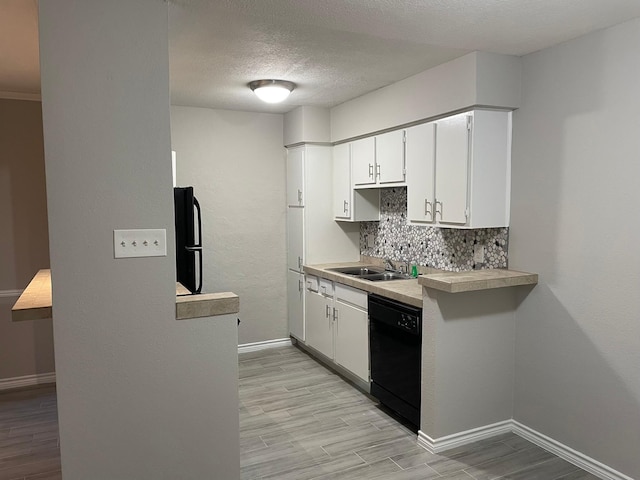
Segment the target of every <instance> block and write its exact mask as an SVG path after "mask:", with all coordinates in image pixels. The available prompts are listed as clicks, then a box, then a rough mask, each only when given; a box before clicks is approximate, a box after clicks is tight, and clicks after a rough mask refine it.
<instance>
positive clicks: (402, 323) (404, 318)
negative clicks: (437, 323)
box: [397, 313, 419, 333]
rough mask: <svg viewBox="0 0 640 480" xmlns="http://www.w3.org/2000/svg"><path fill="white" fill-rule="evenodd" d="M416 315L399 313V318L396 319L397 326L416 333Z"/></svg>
mask: <svg viewBox="0 0 640 480" xmlns="http://www.w3.org/2000/svg"><path fill="white" fill-rule="evenodd" d="M418 321H419V320H418V317H416V316H415V315H408V314H406V313H403V314H401V316H400V318H399V319H398V321H397V325H398V327H400V328H401V329H403V330H406V331H407V332H411V333H417V332H418Z"/></svg>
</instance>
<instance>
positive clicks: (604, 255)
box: [509, 20, 640, 478]
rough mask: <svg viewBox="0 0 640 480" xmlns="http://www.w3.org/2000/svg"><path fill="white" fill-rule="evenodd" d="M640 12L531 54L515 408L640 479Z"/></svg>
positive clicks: (519, 220) (514, 257) (517, 117)
mask: <svg viewBox="0 0 640 480" xmlns="http://www.w3.org/2000/svg"><path fill="white" fill-rule="evenodd" d="M638 45H640V20H635V21H631V22H628V23H625V24H622V25H619V26H617V27H613V28H610V29H608V30H604V31H601V32H597V33H594V34H591V35H588V36H584V37H581V38H578V39H576V40H573V41H570V42H567V43H564V44H562V45H559V46H556V47H552V48H549V49H546V50H543V51H540V52H538V53H534V54H531V55H528V56H525V57H524V63H523V66H524V69H523V96H522V107H521V108H520V109H519V110H517V111H516V112H515V113H514V138H513V148H514V150H513V180H512V182H513V183H512V210H511V219H512V220H511V230H510V252H509V253H510V264H509V265H510V267H511V268H514V269H518V270H527V271H533V272H538V273H539V274H540V283H539V284H538V285H537V286H536V287H535V288H534V289H533V291H532V292H531V293H530V294H529V295H528V296H527V297H526V298H525V299H524V300H523V302H522V304H521V305H520V307H519V309H518V310H517V313H516V317H517V334H516V338H517V343H516V388H515V419H516V420H517V421H519V422H522V423H524V424H525V425H528V426H530V427H532V428H534V429H536V430H538V431H540V432H542V433H543V434H545V435H548V436H550V437H552V438H554V439H556V440H558V441H560V442H562V443H564V444H566V445H568V446H570V447H572V448H574V449H576V450H578V451H580V452H583V453H584V454H586V455H589V456H591V457H593V458H595V459H597V460H599V461H601V462H604V463H605V464H607V465H610V466H612V467H613V468H615V469H617V470H619V471H622V472H624V473H625V474H627V475H629V476H631V477H633V478H640V455H638V452H640V320H639V319H640V295H639V294H638V289H639V287H640V249H638V245H639V244H640V220H639V219H640V217H639V216H638V206H639V205H640V188H638V181H639V179H640V94H639V93H638V86H639V85H640V55H639V51H638Z"/></svg>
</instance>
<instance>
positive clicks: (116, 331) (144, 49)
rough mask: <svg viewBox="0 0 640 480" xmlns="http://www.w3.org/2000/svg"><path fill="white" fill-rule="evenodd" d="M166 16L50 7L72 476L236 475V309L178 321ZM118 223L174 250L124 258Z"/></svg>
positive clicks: (59, 303)
mask: <svg viewBox="0 0 640 480" xmlns="http://www.w3.org/2000/svg"><path fill="white" fill-rule="evenodd" d="M167 17H168V7H167V3H166V2H164V1H162V0H137V1H135V2H129V1H126V0H118V1H110V2H104V1H102V0H55V1H42V2H40V16H39V18H40V61H41V74H42V99H43V125H44V139H45V159H46V162H45V163H46V173H47V200H48V209H49V233H50V252H51V269H52V274H53V305H54V307H53V318H54V321H53V325H54V338H55V353H56V370H57V372H56V373H57V384H58V413H59V419H60V444H61V454H62V469H63V476H64V478H65V480H80V479H83V480H84V479H93V480H102V479H104V480H107V479H109V480H110V479H115V478H135V479H159V478H184V479H203V478H237V475H238V471H239V466H238V461H237V460H238V443H237V442H238V439H237V433H235V435H234V432H237V422H238V417H237V405H238V404H237V389H236V388H235V385H236V383H235V382H236V381H237V377H236V375H237V367H236V365H237V362H236V361H235V358H237V357H235V355H234V356H233V357H231V353H236V352H237V350H236V341H237V340H236V337H235V329H236V327H235V318H234V317H232V316H231V317H230V316H225V317H229V318H225V326H226V327H228V330H225V331H224V332H222V333H226V335H221V334H220V330H219V329H218V328H217V326H218V325H219V324H216V322H215V321H212V319H196V320H192V321H176V320H175V255H174V242H173V237H174V235H173V234H174V229H173V200H172V198H173V195H172V181H171V160H170V158H171V157H170V148H171V145H170V111H169V65H168V63H169V62H168V18H167ZM120 228H165V229H166V230H167V240H168V242H167V243H168V246H167V250H168V255H167V256H166V257H155V258H132V259H114V258H113V230H114V229H120ZM231 327H232V328H231ZM223 340H224V345H226V349H224V348H221V345H220V343H221V342H222V341H223ZM218 379H220V380H223V381H222V385H221V386H219V387H218V388H216V384H215V382H216V381H217V380H218ZM219 432H223V433H219Z"/></svg>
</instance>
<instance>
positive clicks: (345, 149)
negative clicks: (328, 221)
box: [333, 142, 380, 222]
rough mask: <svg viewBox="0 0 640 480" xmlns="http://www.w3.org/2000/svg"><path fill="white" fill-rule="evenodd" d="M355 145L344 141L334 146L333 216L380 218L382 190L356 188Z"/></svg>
mask: <svg viewBox="0 0 640 480" xmlns="http://www.w3.org/2000/svg"><path fill="white" fill-rule="evenodd" d="M354 143H355V142H354ZM353 146H354V144H353V143H343V144H340V145H336V146H335V147H333V216H334V218H335V220H338V221H342V222H366V221H375V220H379V219H380V192H379V191H378V190H376V189H364V190H354V185H353V182H352V166H353V150H354V148H353Z"/></svg>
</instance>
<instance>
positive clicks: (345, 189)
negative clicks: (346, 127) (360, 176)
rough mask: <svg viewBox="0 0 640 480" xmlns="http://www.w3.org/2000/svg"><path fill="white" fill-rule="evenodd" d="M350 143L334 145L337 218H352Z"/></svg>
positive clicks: (334, 195) (334, 211)
mask: <svg viewBox="0 0 640 480" xmlns="http://www.w3.org/2000/svg"><path fill="white" fill-rule="evenodd" d="M349 155H350V145H349V144H348V143H343V144H341V145H336V146H335V147H333V215H334V217H335V218H345V219H349V218H351V208H352V205H351V192H352V189H353V187H352V185H351V158H350V156H349Z"/></svg>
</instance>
